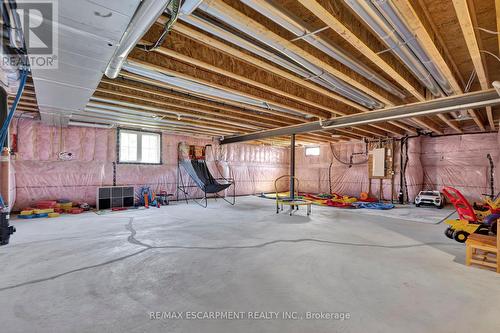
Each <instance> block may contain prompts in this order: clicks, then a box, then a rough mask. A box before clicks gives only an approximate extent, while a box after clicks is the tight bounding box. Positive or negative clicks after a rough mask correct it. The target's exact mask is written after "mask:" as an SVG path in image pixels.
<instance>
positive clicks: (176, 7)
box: [143, 0, 181, 52]
mask: <svg viewBox="0 0 500 333" xmlns="http://www.w3.org/2000/svg"><path fill="white" fill-rule="evenodd" d="M172 1H173V4H172V13H171V14H170V18H169V19H168V21H167V22H166V23H165V25H164V27H163V32H162V33H161V35H160V37H159V38H158V39H157V40H156V42H154V43H153V44H150V45H143V49H144V50H145V51H148V52H150V51H153V50H155V49H157V48H158V47H160V46H161V45H162V44H163V42H164V41H165V38H167V36H168V34H169V33H170V30H172V26H173V25H174V23H175V22H176V21H177V18H178V17H179V12H180V9H181V0H170V1H169V2H168V4H167V6H166V7H165V8H168V6H170V4H171V3H172Z"/></svg>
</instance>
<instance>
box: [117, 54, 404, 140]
mask: <svg viewBox="0 0 500 333" xmlns="http://www.w3.org/2000/svg"><path fill="white" fill-rule="evenodd" d="M145 64H146V66H148V67H149V68H151V69H156V70H158V71H159V72H162V71H163V72H164V73H169V74H173V75H175V74H176V73H174V72H170V71H166V70H163V69H162V68H161V67H158V66H154V65H150V64H148V63H145ZM121 75H122V76H124V77H126V78H129V79H133V80H138V81H140V82H145V83H149V84H152V85H157V86H160V87H166V88H169V89H174V90H177V91H183V92H188V93H190V94H193V95H200V96H202V95H203V94H201V93H194V92H191V91H186V90H183V89H180V88H178V87H174V86H171V85H168V84H165V83H163V82H159V81H156V80H152V79H149V78H145V77H141V76H138V75H135V74H130V73H127V72H122V73H121ZM198 82H199V83H206V82H205V81H203V80H199V81H198ZM220 88H224V87H220ZM205 97H207V98H209V99H213V100H219V101H222V102H224V103H227V104H231V105H235V106H238V107H244V108H248V109H252V110H256V111H261V112H267V113H270V114H274V115H278V116H282V117H287V118H290V119H294V120H299V121H301V122H304V121H306V119H304V118H302V117H298V116H294V115H291V114H285V113H283V112H278V111H273V110H269V109H263V108H259V107H255V106H251V105H248V104H243V103H239V102H234V101H229V100H225V99H222V98H217V97H214V96H205ZM252 97H253V96H252ZM274 104H276V103H274ZM323 119H327V118H323ZM376 126H377V125H376ZM370 127H371V126H364V127H363V131H366V132H369V133H372V134H373V135H376V136H387V134H386V132H385V131H386V130H385V129H384V130H382V131H381V130H379V129H377V128H373V129H371V128H370ZM373 127H375V126H373ZM360 129H361V128H360ZM400 133H401V132H398V134H399V135H400Z"/></svg>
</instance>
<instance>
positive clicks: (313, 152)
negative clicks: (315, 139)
mask: <svg viewBox="0 0 500 333" xmlns="http://www.w3.org/2000/svg"><path fill="white" fill-rule="evenodd" d="M319 153H320V149H319V147H306V156H319Z"/></svg>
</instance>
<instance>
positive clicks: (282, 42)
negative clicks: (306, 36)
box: [210, 0, 393, 105]
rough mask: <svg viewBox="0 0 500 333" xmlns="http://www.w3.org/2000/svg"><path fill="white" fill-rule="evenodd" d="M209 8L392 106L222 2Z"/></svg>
mask: <svg viewBox="0 0 500 333" xmlns="http://www.w3.org/2000/svg"><path fill="white" fill-rule="evenodd" d="M299 1H304V0H299ZM306 2H307V3H308V4H309V3H310V2H311V1H310V0H307V1H306ZM210 7H212V8H217V9H218V10H221V11H223V12H224V13H225V14H226V15H230V16H231V17H232V18H233V19H236V20H238V21H239V22H244V23H245V25H246V26H248V27H251V28H252V29H254V30H255V31H258V32H259V33H261V34H262V35H263V36H266V38H268V39H269V40H272V41H275V42H277V43H279V44H280V45H282V46H283V47H285V48H286V49H288V50H290V51H292V52H294V53H296V54H297V55H299V56H301V57H302V58H304V59H306V60H308V61H310V62H311V63H313V64H315V65H317V66H318V67H320V68H322V69H323V70H325V71H327V72H329V73H330V74H332V75H334V76H336V77H338V78H340V79H341V80H343V81H345V82H347V83H348V84H350V85H352V86H353V87H355V88H357V89H360V90H361V91H363V92H365V93H366V94H368V95H370V96H372V97H374V98H376V99H378V100H379V101H381V102H383V103H385V104H387V105H393V102H392V101H390V100H389V99H387V98H386V97H385V96H384V95H382V94H381V93H380V92H379V91H377V90H374V89H372V88H371V87H368V86H366V85H364V84H362V83H360V82H358V81H357V80H354V79H353V78H352V77H350V76H349V75H347V74H345V73H343V72H341V71H339V70H337V69H336V68H334V67H333V66H331V65H330V64H328V63H326V62H324V61H322V60H321V59H319V58H317V57H315V56H313V55H311V54H310V53H308V52H306V51H305V50H303V49H302V48H300V47H298V46H297V45H295V44H293V43H292V42H290V41H288V40H286V39H284V38H282V37H281V36H279V35H278V34H276V33H274V32H272V31H271V30H269V29H268V28H266V27H265V26H263V25H262V24H260V23H258V22H256V21H254V20H253V19H251V18H250V17H248V16H246V15H245V14H243V13H241V12H240V11H238V10H236V9H234V8H233V7H231V6H229V5H227V4H225V3H224V2H222V1H220V0H212V1H211V2H210ZM306 7H307V5H306Z"/></svg>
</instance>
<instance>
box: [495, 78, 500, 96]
mask: <svg viewBox="0 0 500 333" xmlns="http://www.w3.org/2000/svg"><path fill="white" fill-rule="evenodd" d="M493 88H495V90H496V91H497V93H498V95H499V96H500V81H493Z"/></svg>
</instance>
